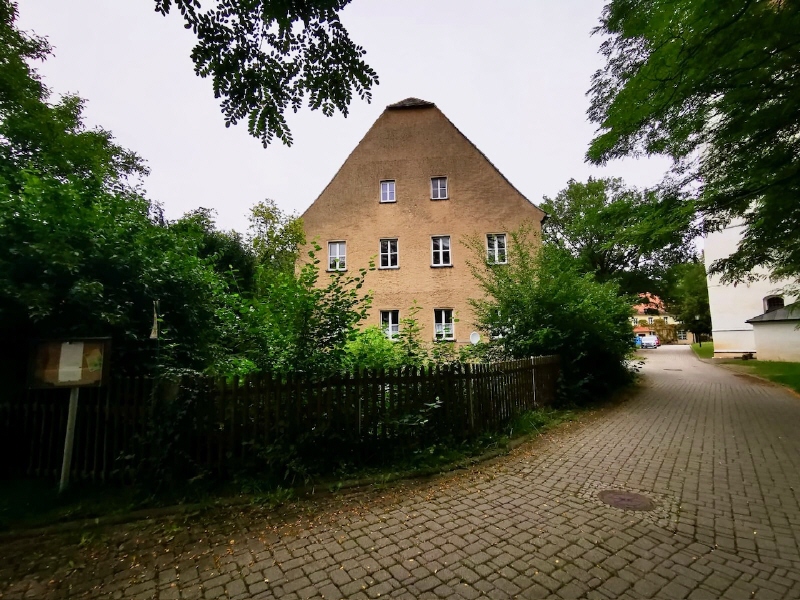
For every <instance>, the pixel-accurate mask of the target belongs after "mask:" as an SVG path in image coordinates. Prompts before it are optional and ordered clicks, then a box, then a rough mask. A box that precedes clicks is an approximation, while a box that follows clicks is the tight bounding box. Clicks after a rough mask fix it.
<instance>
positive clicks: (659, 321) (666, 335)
mask: <svg viewBox="0 0 800 600" xmlns="http://www.w3.org/2000/svg"><path fill="white" fill-rule="evenodd" d="M639 297H640V298H641V299H642V302H641V303H639V304H635V305H634V306H633V312H634V315H633V317H631V323H632V324H633V333H634V334H635V335H637V336H639V337H641V336H643V335H657V336H658V337H659V340H660V341H661V343H662V344H691V343H692V336H691V334H690V333H689V332H688V331H687V330H686V327H685V326H684V325H683V323H681V322H680V321H677V320H676V319H675V316H674V315H672V314H671V313H669V312H668V311H667V309H666V307H665V306H664V302H662V300H661V298H659V297H658V296H653V295H652V294H639Z"/></svg>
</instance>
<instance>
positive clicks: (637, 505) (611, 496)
mask: <svg viewBox="0 0 800 600" xmlns="http://www.w3.org/2000/svg"><path fill="white" fill-rule="evenodd" d="M597 497H598V498H599V499H600V501H601V502H605V503H606V504H608V505H609V506H613V507H614V508H621V509H622V510H653V509H654V508H655V507H656V504H655V502H653V501H652V500H650V498H648V497H647V496H642V495H641V494H634V493H633V492H625V491H622V490H603V491H602V492H598V493H597Z"/></svg>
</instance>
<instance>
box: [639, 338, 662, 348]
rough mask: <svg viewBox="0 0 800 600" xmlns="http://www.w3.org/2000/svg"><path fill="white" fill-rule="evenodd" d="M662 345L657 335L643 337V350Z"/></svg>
mask: <svg viewBox="0 0 800 600" xmlns="http://www.w3.org/2000/svg"><path fill="white" fill-rule="evenodd" d="M660 345H661V341H660V340H659V339H658V336H657V335H643V336H642V348H658V347H659V346H660Z"/></svg>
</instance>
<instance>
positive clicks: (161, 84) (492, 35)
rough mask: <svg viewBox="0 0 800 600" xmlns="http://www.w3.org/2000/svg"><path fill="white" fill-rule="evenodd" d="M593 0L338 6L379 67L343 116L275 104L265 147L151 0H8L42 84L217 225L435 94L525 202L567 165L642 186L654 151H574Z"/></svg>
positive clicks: (300, 186) (314, 175) (305, 193)
mask: <svg viewBox="0 0 800 600" xmlns="http://www.w3.org/2000/svg"><path fill="white" fill-rule="evenodd" d="M602 7H603V1H602V0H562V1H554V0H495V1H494V2H492V3H487V2H485V0H353V2H352V4H351V5H349V6H348V7H347V8H346V9H345V10H344V12H343V13H342V15H341V16H342V21H343V22H344V24H345V25H346V27H347V28H348V30H349V32H350V36H351V38H352V39H353V40H354V41H355V42H356V43H358V44H360V45H362V46H363V47H364V48H365V49H366V50H367V62H368V64H370V65H371V66H372V67H373V68H374V69H375V70H376V71H377V72H378V76H379V77H380V85H378V86H377V87H376V88H375V89H374V91H373V101H372V103H371V104H367V103H365V102H362V101H360V100H358V99H356V100H354V102H353V104H352V105H351V107H350V116H349V117H347V118H343V117H342V116H340V115H339V116H336V117H333V118H327V117H325V116H323V115H322V114H321V113H319V112H312V111H310V110H307V109H305V110H302V111H301V112H299V113H297V114H293V115H290V116H289V125H290V127H291V129H292V133H293V135H294V145H293V146H292V147H290V148H287V147H284V146H283V145H282V144H281V143H280V142H274V143H273V144H272V145H271V146H270V147H269V148H268V149H266V150H265V149H264V148H262V146H261V144H260V142H259V141H258V140H257V139H255V138H252V137H250V136H249V135H248V134H247V129H246V124H244V123H240V124H239V125H238V126H235V127H231V128H229V129H226V128H225V126H224V122H223V118H222V114H221V113H220V110H219V105H218V102H217V100H215V99H214V96H213V92H212V90H211V81H210V80H208V79H206V80H203V79H200V78H199V77H197V76H196V75H195V74H194V69H193V64H192V62H191V59H190V58H189V54H190V52H191V48H192V45H193V37H192V34H191V32H189V31H186V30H184V29H183V21H182V19H181V18H180V15H179V14H177V13H174V14H171V15H169V16H168V17H166V18H165V17H162V16H161V15H159V14H157V13H156V12H154V2H153V0H68V1H67V0H19V12H20V21H19V26H20V28H21V29H23V30H27V31H34V32H35V33H37V34H39V35H42V36H45V37H47V38H48V39H49V40H50V43H51V44H52V45H53V46H54V47H55V55H54V56H53V57H51V58H50V59H49V60H48V61H47V62H46V63H44V64H41V65H38V69H39V71H40V73H41V74H42V75H43V77H44V81H45V83H46V84H47V85H48V86H49V87H50V88H51V89H52V90H53V91H54V92H55V93H57V94H60V93H64V92H72V93H77V94H79V95H80V96H82V97H83V98H85V99H86V100H87V101H88V105H87V108H86V120H87V123H88V124H89V125H90V126H94V125H102V126H103V127H104V128H105V129H108V130H110V131H111V132H112V133H113V134H114V135H115V137H116V139H117V141H118V143H119V144H120V145H122V146H124V147H126V148H129V149H131V150H134V151H135V152H137V153H138V154H139V155H141V156H142V157H143V158H144V159H145V160H146V161H147V163H148V165H149V167H150V169H151V175H150V176H149V177H148V178H147V179H146V181H145V187H146V189H147V195H148V196H149V197H150V198H152V199H154V200H157V201H159V202H161V203H162V204H163V205H164V206H165V209H166V213H167V217H168V218H170V219H175V218H178V217H180V216H181V215H182V214H183V213H185V212H186V211H189V210H192V209H194V208H197V207H200V206H203V207H206V208H213V209H215V210H216V212H217V224H218V226H219V227H220V228H222V229H231V228H233V229H237V230H239V231H244V230H245V229H246V228H247V214H248V211H249V208H250V207H251V206H252V205H253V204H255V203H256V202H258V201H260V200H263V199H264V198H272V199H274V200H275V201H276V202H277V203H278V205H279V206H280V207H281V208H282V209H284V210H286V211H289V212H296V213H298V214H299V213H301V212H302V211H304V210H305V209H306V208H307V207H308V206H309V205H310V204H311V203H312V202H313V201H314V199H315V198H316V197H317V196H318V195H319V194H320V193H321V192H322V190H323V188H324V187H325V186H326V185H327V183H328V182H329V181H330V180H331V178H332V177H333V176H334V174H335V173H336V171H337V170H338V169H339V167H340V166H341V164H342V163H343V162H344V161H345V159H346V158H347V156H348V155H349V154H350V152H351V151H352V149H353V148H354V147H355V146H356V144H358V142H359V141H360V140H361V138H362V137H363V136H364V134H365V133H366V132H367V130H368V129H369V127H370V126H371V125H372V123H373V122H374V121H375V120H376V119H377V118H378V116H379V115H380V113H381V112H382V111H383V109H384V108H385V107H386V105H387V104H391V103H393V102H397V101H399V100H402V99H404V98H407V97H409V96H415V97H418V98H422V99H424V100H428V101H431V102H434V103H436V105H437V106H438V107H439V108H440V109H441V110H442V112H444V113H445V114H446V115H447V116H448V117H449V118H450V120H451V121H453V123H455V125H456V126H457V127H458V128H459V129H460V130H461V131H462V132H463V133H464V134H465V135H466V136H467V137H468V138H470V140H472V142H473V143H474V144H475V145H476V146H477V147H478V148H480V149H481V150H482V151H483V152H484V154H486V156H488V157H489V159H490V160H491V161H492V162H493V163H494V164H495V166H497V167H498V168H499V169H500V171H501V172H502V173H503V174H504V175H505V176H506V177H507V178H508V179H509V180H510V181H511V182H512V183H513V184H514V185H515V186H516V187H517V188H518V189H519V190H520V191H521V192H522V193H523V194H525V195H526V196H527V197H528V198H529V199H530V200H531V201H533V202H534V203H537V204H538V203H539V202H540V201H541V199H542V196H553V195H555V194H556V193H558V191H559V190H561V189H563V188H564V187H565V186H566V183H567V181H568V180H569V179H570V178H575V179H577V180H586V178H588V177H589V176H590V175H593V176H618V177H622V178H623V179H624V180H625V181H626V182H627V183H628V184H630V185H636V186H639V187H644V186H648V185H653V184H655V183H657V182H658V181H659V180H660V179H661V176H662V174H663V173H664V171H665V170H666V167H667V164H668V163H667V162H666V161H665V160H652V159H651V160H640V161H636V160H624V161H616V162H614V163H612V164H610V165H608V166H607V167H605V168H598V167H593V166H590V165H588V164H586V163H585V162H584V154H585V152H586V149H587V146H588V143H589V141H590V139H591V138H592V135H593V133H594V129H595V128H594V126H593V125H592V124H590V123H589V122H588V121H587V119H586V109H587V108H588V104H589V101H588V98H587V97H586V95H585V94H586V91H587V90H588V88H589V85H590V77H591V75H592V73H593V72H594V71H595V70H596V69H598V68H599V67H600V66H601V65H602V58H601V57H600V55H599V54H598V53H597V48H598V46H599V44H600V39H599V38H598V37H596V36H594V37H592V36H590V31H591V30H592V28H593V27H594V26H595V25H596V24H597V20H598V17H599V15H600V12H601V10H602Z"/></svg>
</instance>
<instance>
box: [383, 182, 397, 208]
mask: <svg viewBox="0 0 800 600" xmlns="http://www.w3.org/2000/svg"><path fill="white" fill-rule="evenodd" d="M381 202H396V198H395V194H394V180H393V179H387V180H386V181H381Z"/></svg>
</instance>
